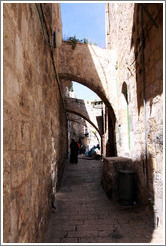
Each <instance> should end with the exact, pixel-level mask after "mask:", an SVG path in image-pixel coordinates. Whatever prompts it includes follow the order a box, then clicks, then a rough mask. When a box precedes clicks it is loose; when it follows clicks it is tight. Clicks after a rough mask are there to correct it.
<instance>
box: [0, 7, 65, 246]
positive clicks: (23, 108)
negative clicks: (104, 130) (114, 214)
mask: <svg viewBox="0 0 166 246" xmlns="http://www.w3.org/2000/svg"><path fill="white" fill-rule="evenodd" d="M38 6H39V10H40V13H41V16H42V12H41V8H40V4H38ZM42 8H43V13H44V16H45V20H46V23H47V29H48V33H49V37H50V42H52V41H51V31H52V14H53V17H54V18H53V28H54V29H56V31H58V32H59V36H58V37H59V40H60V37H61V36H60V35H61V19H60V18H61V17H60V8H59V4H54V6H53V8H52V4H42ZM43 27H44V30H45V36H46V38H48V36H47V32H46V26H45V23H44V21H43ZM3 33H4V35H3V106H4V108H3V128H4V129H3V150H4V152H3V195H4V196H3V216H4V217H3V241H4V242H5V243H33V242H35V243H37V242H42V238H43V236H44V232H45V230H46V227H47V221H48V216H49V214H50V212H51V206H52V194H53V192H55V191H56V183H57V181H58V178H60V174H61V170H62V168H63V161H64V158H65V154H66V148H65V146H66V131H65V113H64V107H63V104H62V100H61V97H60V92H59V88H58V85H57V81H56V79H55V74H54V70H53V64H52V60H51V53H50V47H49V46H48V45H47V43H46V41H45V40H44V38H43V35H42V29H41V23H40V21H39V16H38V12H37V9H36V6H35V3H4V4H3ZM53 55H54V58H55V57H57V55H58V49H53ZM55 64H56V58H55ZM53 186H54V189H53Z"/></svg>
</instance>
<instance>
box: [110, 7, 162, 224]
mask: <svg viewBox="0 0 166 246" xmlns="http://www.w3.org/2000/svg"><path fill="white" fill-rule="evenodd" d="M162 11H163V10H162V3H153V4H152V3H151V4H144V9H143V30H144V39H143V40H144V68H145V79H144V82H143V60H142V33H141V6H140V4H135V3H113V4H111V3H110V4H106V16H107V48H109V49H116V52H117V81H116V83H117V94H115V96H114V98H112V99H113V100H116V101H117V104H118V114H117V115H116V117H117V119H118V121H117V125H116V139H117V151H118V155H119V156H129V157H131V158H132V160H133V161H134V162H135V169H136V170H137V173H138V175H139V190H140V193H139V195H140V201H142V202H145V203H147V200H148V197H149V198H150V199H151V203H152V204H153V203H155V206H156V207H157V211H158V213H157V216H158V217H159V223H161V224H162V199H163V197H162V196H163V193H162V190H163V188H162V182H163V55H162V53H163V23H162V22H163V17H162ZM147 12H148V13H150V15H148V14H147ZM150 16H151V17H152V18H151V17H150ZM152 19H153V20H154V21H155V23H153V21H152ZM155 24H157V26H156V27H155ZM144 83H145V95H144V86H143V85H144ZM144 102H145V105H146V120H144V119H145V118H144V116H145V114H144V112H145V111H144ZM145 122H146V124H145ZM145 129H146V136H147V169H148V175H147V169H146V158H145V155H146V154H145V153H146V144H145V142H146V141H145V139H146V138H145ZM147 177H148V179H147ZM147 183H149V189H148V185H147ZM148 191H149V194H148Z"/></svg>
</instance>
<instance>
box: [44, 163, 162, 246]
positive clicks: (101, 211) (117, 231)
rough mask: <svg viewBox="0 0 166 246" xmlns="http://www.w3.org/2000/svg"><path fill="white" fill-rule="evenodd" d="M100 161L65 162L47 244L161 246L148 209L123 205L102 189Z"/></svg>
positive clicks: (45, 241)
mask: <svg viewBox="0 0 166 246" xmlns="http://www.w3.org/2000/svg"><path fill="white" fill-rule="evenodd" d="M102 164H103V163H102V161H101V160H84V159H79V162H78V164H77V165H74V164H69V163H68V162H67V163H66V167H65V171H64V176H63V180H62V183H61V188H60V190H59V192H58V193H57V196H56V210H55V212H54V213H52V216H51V219H50V222H49V228H48V231H47V233H46V236H45V240H44V243H77V244H78V243H162V232H161V229H159V228H158V229H157V230H155V231H154V230H153V219H152V217H150V218H149V217H148V216H147V215H146V213H145V209H142V208H141V207H138V206H136V207H135V208H133V207H128V206H121V205H119V204H118V203H117V202H115V201H114V202H113V201H111V200H109V199H108V197H107V196H106V194H105V192H104V191H103V189H102V187H101V183H100V182H101V175H102Z"/></svg>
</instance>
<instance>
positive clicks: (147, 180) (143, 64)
mask: <svg viewBox="0 0 166 246" xmlns="http://www.w3.org/2000/svg"><path fill="white" fill-rule="evenodd" d="M140 7H141V39H142V73H143V75H142V76H143V95H144V126H145V167H146V185H147V193H148V199H150V194H149V171H148V158H147V124H146V87H145V57H144V46H145V42H144V29H143V6H142V5H141V6H140Z"/></svg>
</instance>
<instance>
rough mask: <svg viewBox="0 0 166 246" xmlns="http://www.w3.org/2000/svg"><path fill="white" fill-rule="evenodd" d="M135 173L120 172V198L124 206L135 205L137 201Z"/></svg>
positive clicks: (128, 171) (129, 171)
mask: <svg viewBox="0 0 166 246" xmlns="http://www.w3.org/2000/svg"><path fill="white" fill-rule="evenodd" d="M135 195H136V190H135V173H134V171H132V170H118V196H119V202H120V203H121V204H122V205H133V204H134V201H135Z"/></svg>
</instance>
